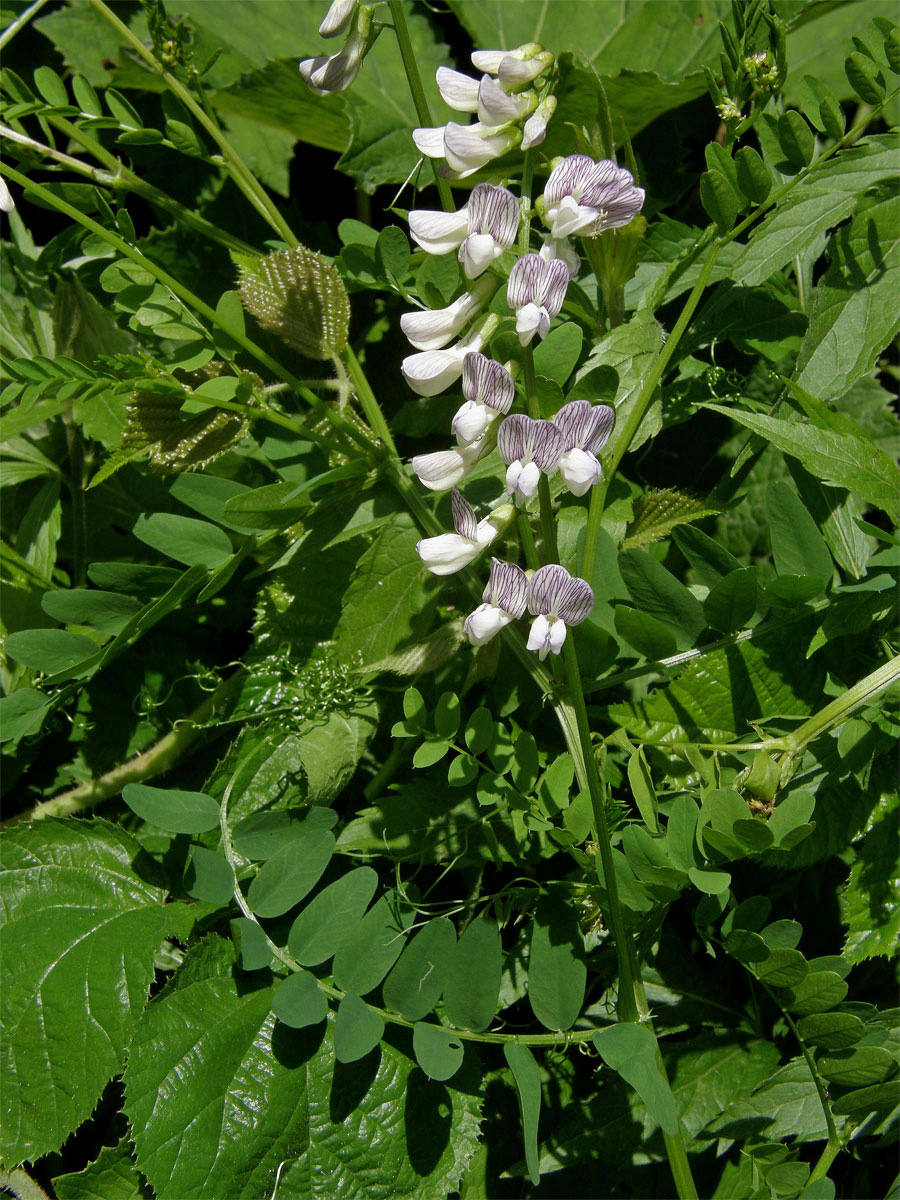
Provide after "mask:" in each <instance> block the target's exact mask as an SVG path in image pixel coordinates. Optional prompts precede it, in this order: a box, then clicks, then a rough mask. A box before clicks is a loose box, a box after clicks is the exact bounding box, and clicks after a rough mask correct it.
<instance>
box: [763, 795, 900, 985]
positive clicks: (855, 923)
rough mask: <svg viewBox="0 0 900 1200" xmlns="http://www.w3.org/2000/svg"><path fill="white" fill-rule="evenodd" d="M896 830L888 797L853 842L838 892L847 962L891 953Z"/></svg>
mask: <svg viewBox="0 0 900 1200" xmlns="http://www.w3.org/2000/svg"><path fill="white" fill-rule="evenodd" d="M776 812H777V809H776ZM896 833H897V799H896V796H894V797H893V798H892V799H891V800H887V801H882V802H881V803H880V804H879V806H878V809H877V811H876V813H875V814H874V815H873V817H872V820H871V823H870V825H869V828H868V830H867V832H866V835H865V837H864V838H863V840H862V841H861V842H860V843H858V845H857V846H856V848H855V851H856V852H855V857H854V860H853V862H852V865H851V867H850V877H849V878H848V880H847V883H846V884H845V886H844V890H843V893H842V895H841V920H842V922H843V923H844V924H845V925H846V926H847V935H846V941H845V943H844V950H843V953H844V955H845V956H846V957H847V958H848V959H849V960H850V961H851V962H853V963H859V962H863V961H864V960H865V959H867V958H872V957H874V956H875V955H891V954H892V953H893V952H894V950H895V948H896V945H897V939H898V936H900V884H898V881H897V871H896V866H897V863H896V856H897V843H896Z"/></svg>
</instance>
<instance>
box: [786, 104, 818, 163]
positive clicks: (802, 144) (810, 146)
mask: <svg viewBox="0 0 900 1200" xmlns="http://www.w3.org/2000/svg"><path fill="white" fill-rule="evenodd" d="M777 136H778V144H779V146H781V149H782V151H783V153H784V156H785V158H786V159H787V160H788V162H789V163H790V164H791V166H792V167H794V169H795V170H800V169H802V168H803V167H805V166H808V165H809V163H811V162H812V159H813V155H814V154H815V150H816V143H815V138H814V137H813V134H812V130H811V129H810V128H809V126H808V125H807V123H806V122H805V121H804V119H803V117H802V115H801V114H800V113H798V112H797V111H796V109H788V111H787V112H784V113H782V114H781V116H780V117H779V118H778V125H777Z"/></svg>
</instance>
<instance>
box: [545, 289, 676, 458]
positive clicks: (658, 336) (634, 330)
mask: <svg viewBox="0 0 900 1200" xmlns="http://www.w3.org/2000/svg"><path fill="white" fill-rule="evenodd" d="M662 343H663V335H662V328H661V326H660V325H659V323H658V322H657V321H656V320H655V319H654V318H653V317H652V316H651V315H650V313H649V312H642V313H638V314H637V315H636V316H634V317H633V318H632V319H631V320H630V321H628V322H626V323H625V324H624V325H619V326H617V327H616V328H615V329H612V330H610V332H609V333H608V334H607V335H606V337H604V339H603V341H602V342H600V344H599V345H598V346H596V347H595V348H594V349H593V350H592V351H591V353H590V354H589V355H588V357H587V359H586V360H585V361H584V362H583V363H582V365H581V366H580V367H579V368H578V372H577V374H576V375H575V381H574V383H573V384H572V386H571V388H570V389H569V392H568V394H567V396H566V399H567V400H591V401H595V400H596V399H597V377H598V376H599V375H601V374H603V375H608V374H609V372H610V371H611V370H612V371H615V373H616V375H617V376H618V387H617V390H616V395H615V400H614V402H613V407H614V408H615V410H616V424H615V426H614V427H613V431H612V434H611V435H610V438H609V441H608V442H607V449H606V453H607V454H608V453H611V452H612V451H613V450H617V449H618V440H617V439H619V438H621V437H623V436H624V434H623V430H624V428H625V422H626V420H627V418H628V415H629V413H630V412H631V410H632V409H633V408H634V406H635V404H636V402H637V399H638V395H639V392H640V384H641V380H642V379H643V378H644V377H645V376H646V375H647V373H648V372H649V370H650V368H651V367H652V365H653V361H654V359H655V358H656V356H657V354H658V353H659V351H660V349H661V348H662ZM661 428H662V416H661V412H660V409H659V406H658V404H657V403H656V401H654V403H653V404H651V406H650V407H649V409H648V410H647V413H646V415H645V417H644V419H643V420H642V421H641V424H640V427H639V429H638V431H637V434H636V435H635V437H634V438H633V439H632V441H631V443H630V449H632V450H636V449H638V447H639V446H641V445H643V443H644V442H645V441H646V440H647V439H648V438H650V437H653V436H654V435H655V434H657V433H658V432H659V430H660V429H661Z"/></svg>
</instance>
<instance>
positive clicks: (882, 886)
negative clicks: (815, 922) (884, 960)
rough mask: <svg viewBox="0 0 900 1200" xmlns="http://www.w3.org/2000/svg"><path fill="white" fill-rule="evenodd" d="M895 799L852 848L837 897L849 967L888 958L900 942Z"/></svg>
mask: <svg viewBox="0 0 900 1200" xmlns="http://www.w3.org/2000/svg"><path fill="white" fill-rule="evenodd" d="M896 834H897V798H896V795H895V796H894V797H893V798H891V799H890V800H887V801H882V802H881V804H880V805H879V807H878V810H877V812H876V813H875V814H874V815H873V818H872V821H871V824H870V826H869V829H868V831H867V832H866V836H865V837H864V838H863V840H862V842H860V843H859V844H858V845H857V847H856V855H855V858H854V861H853V863H852V865H851V867H850V877H849V879H848V880H847V883H846V885H845V887H844V890H843V893H842V895H841V920H842V922H843V923H844V924H845V925H846V926H847V935H846V941H845V943H844V949H843V954H844V955H845V956H846V957H847V958H848V959H849V960H850V961H851V962H853V963H858V962H863V961H864V960H865V959H867V958H872V957H874V956H876V955H891V954H893V953H894V951H895V949H896V946H897V940H898V937H900V883H898V881H897V872H896V865H897V863H896V856H897V843H896Z"/></svg>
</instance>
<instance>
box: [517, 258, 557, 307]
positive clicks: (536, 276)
mask: <svg viewBox="0 0 900 1200" xmlns="http://www.w3.org/2000/svg"><path fill="white" fill-rule="evenodd" d="M548 265H549V264H547V263H545V262H544V260H543V259H542V258H541V256H540V255H539V254H523V255H522V257H521V258H520V259H517V261H516V263H515V265H514V266H513V269H512V270H511V271H510V273H509V282H508V284H507V286H506V299H507V303H508V304H509V307H510V308H515V309H518V308H523V307H524V306H525V305H526V304H531V303H538V304H539V303H540V295H541V292H542V286H543V282H544V278H545V275H546V272H547V268H548Z"/></svg>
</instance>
